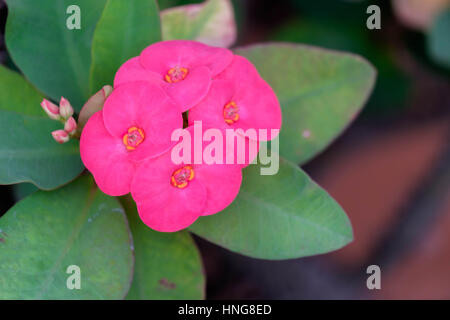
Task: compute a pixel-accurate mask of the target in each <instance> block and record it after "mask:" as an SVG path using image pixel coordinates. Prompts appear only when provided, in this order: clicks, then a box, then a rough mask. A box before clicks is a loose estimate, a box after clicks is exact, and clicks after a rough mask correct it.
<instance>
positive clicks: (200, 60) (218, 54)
mask: <svg viewBox="0 0 450 320" xmlns="http://www.w3.org/2000/svg"><path fill="white" fill-rule="evenodd" d="M232 59H233V54H232V53H231V51H229V50H228V49H224V48H217V47H211V46H207V45H205V44H202V43H200V42H196V41H190V40H171V41H162V42H158V43H155V44H152V45H151V46H149V47H147V48H146V49H144V51H142V53H141V55H140V56H139V57H135V58H132V59H130V60H128V61H127V62H126V63H125V64H123V65H122V67H121V68H120V69H119V70H118V72H117V74H116V77H115V79H114V86H115V87H117V86H119V85H121V84H123V83H127V82H131V81H137V80H145V81H151V82H156V83H158V84H159V85H160V86H162V87H163V89H164V90H165V91H166V92H167V94H168V95H169V96H170V97H172V98H173V99H174V101H175V102H176V103H178V104H179V106H180V108H181V111H183V112H184V111H186V110H188V109H190V108H192V107H193V106H194V105H196V104H197V103H198V102H200V101H201V100H202V99H203V98H204V97H205V95H206V94H207V93H208V90H209V87H210V85H211V81H212V78H213V77H215V76H217V75H218V74H219V73H221V72H222V71H223V70H224V69H225V68H226V67H227V66H228V65H229V64H230V63H231V61H232Z"/></svg>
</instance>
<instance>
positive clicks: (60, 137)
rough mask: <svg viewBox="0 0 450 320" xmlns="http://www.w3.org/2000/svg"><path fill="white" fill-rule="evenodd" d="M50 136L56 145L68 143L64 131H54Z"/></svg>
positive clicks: (67, 136)
mask: <svg viewBox="0 0 450 320" xmlns="http://www.w3.org/2000/svg"><path fill="white" fill-rule="evenodd" d="M52 136H53V139H55V141H56V142H58V143H65V142H67V141H69V134H68V133H67V132H65V131H64V130H55V131H53V132H52Z"/></svg>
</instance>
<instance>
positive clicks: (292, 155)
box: [235, 43, 376, 163]
mask: <svg viewBox="0 0 450 320" xmlns="http://www.w3.org/2000/svg"><path fill="white" fill-rule="evenodd" d="M235 51H236V53H237V54H239V55H243V56H245V57H247V58H248V59H249V60H250V61H252V62H253V64H254V65H255V66H256V68H257V69H258V71H259V73H260V74H261V76H262V77H263V78H264V79H265V80H266V81H267V82H268V83H269V84H270V85H271V86H272V88H273V89H274V91H275V93H276V94H277V96H278V99H279V101H280V104H281V109H282V114H283V124H282V127H281V132H280V155H281V156H283V157H285V158H287V159H288V160H291V161H292V162H295V163H305V162H306V161H308V160H310V159H311V158H313V157H314V156H315V155H317V154H318V153H319V152H321V151H322V150H324V149H325V148H326V147H327V146H328V145H329V144H330V143H331V142H332V141H333V140H334V139H335V138H336V137H337V136H338V135H339V134H340V133H341V132H342V131H343V130H344V129H345V128H346V127H347V126H348V125H349V123H350V122H351V121H352V120H353V119H354V118H355V117H356V116H357V114H358V112H359V111H360V110H361V108H362V106H363V105H364V103H365V102H366V100H367V99H368V97H369V95H370V93H371V91H372V88H373V86H374V83H375V76H376V71H375V70H374V68H373V67H372V66H371V65H370V64H369V63H368V62H367V61H366V60H364V59H363V58H361V57H359V56H356V55H353V54H347V53H339V52H336V51H332V50H325V49H319V48H315V47H312V46H305V45H295V44H287V43H272V44H266V45H254V46H248V47H243V48H238V49H236V50H235Z"/></svg>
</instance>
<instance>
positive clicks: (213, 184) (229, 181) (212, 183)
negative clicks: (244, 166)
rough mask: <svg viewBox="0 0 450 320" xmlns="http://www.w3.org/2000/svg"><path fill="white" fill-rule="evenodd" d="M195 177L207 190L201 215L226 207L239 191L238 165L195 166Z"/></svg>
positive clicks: (239, 170)
mask: <svg viewBox="0 0 450 320" xmlns="http://www.w3.org/2000/svg"><path fill="white" fill-rule="evenodd" d="M195 174H196V177H197V179H198V180H199V181H200V182H201V183H202V184H203V185H204V186H205V188H206V192H207V200H206V206H205V208H204V209H203V211H202V215H203V216H206V215H211V214H215V213H217V212H219V211H222V210H223V209H225V208H226V207H228V206H229V205H230V204H231V203H232V202H233V200H234V199H235V198H236V196H237V195H238V193H239V189H240V187H241V182H242V170H241V168H240V167H239V166H227V165H220V164H213V165H206V164H205V165H197V166H195Z"/></svg>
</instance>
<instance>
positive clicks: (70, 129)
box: [64, 117, 77, 134]
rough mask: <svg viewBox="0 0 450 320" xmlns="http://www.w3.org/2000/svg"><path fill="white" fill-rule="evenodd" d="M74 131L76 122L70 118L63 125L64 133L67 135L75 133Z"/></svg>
mask: <svg viewBox="0 0 450 320" xmlns="http://www.w3.org/2000/svg"><path fill="white" fill-rule="evenodd" d="M76 130H77V122H76V121H75V119H74V118H73V117H70V118H69V119H67V121H66V123H65V124H64V131H66V132H67V133H68V134H73V133H75V131H76Z"/></svg>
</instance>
